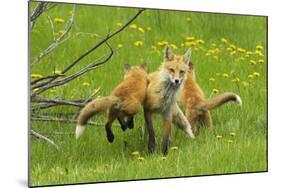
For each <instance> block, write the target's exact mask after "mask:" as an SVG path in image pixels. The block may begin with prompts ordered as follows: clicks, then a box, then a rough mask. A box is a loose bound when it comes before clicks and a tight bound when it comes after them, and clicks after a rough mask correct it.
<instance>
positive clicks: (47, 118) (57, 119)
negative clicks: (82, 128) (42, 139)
mask: <svg viewBox="0 0 281 188" xmlns="http://www.w3.org/2000/svg"><path fill="white" fill-rule="evenodd" d="M31 120H32V121H55V122H61V123H71V124H75V123H76V122H77V121H76V120H71V119H63V118H54V117H31ZM87 125H95V126H102V124H98V123H95V122H92V121H88V123H87Z"/></svg>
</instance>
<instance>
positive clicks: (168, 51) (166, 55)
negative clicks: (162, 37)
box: [164, 45, 174, 61]
mask: <svg viewBox="0 0 281 188" xmlns="http://www.w3.org/2000/svg"><path fill="white" fill-rule="evenodd" d="M173 58H174V53H173V50H172V48H171V47H170V46H168V45H167V46H165V49H164V59H165V60H167V61H171V60H173Z"/></svg>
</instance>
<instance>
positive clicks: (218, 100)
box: [200, 92, 242, 110]
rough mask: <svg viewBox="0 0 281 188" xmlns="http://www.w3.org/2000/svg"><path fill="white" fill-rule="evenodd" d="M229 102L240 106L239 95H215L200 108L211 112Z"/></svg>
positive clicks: (230, 93) (229, 93)
mask: <svg viewBox="0 0 281 188" xmlns="http://www.w3.org/2000/svg"><path fill="white" fill-rule="evenodd" d="M229 101H233V102H236V103H237V104H238V105H240V106H242V100H241V98H240V97H239V95H237V94H235V93H232V92H225V93H223V94H220V95H217V96H215V97H212V98H210V99H207V100H206V101H205V102H204V103H203V104H202V105H201V106H200V109H202V110H212V109H214V108H217V107H219V106H221V105H223V104H225V103H227V102H229Z"/></svg>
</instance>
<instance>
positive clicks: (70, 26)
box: [30, 5, 76, 66]
mask: <svg viewBox="0 0 281 188" xmlns="http://www.w3.org/2000/svg"><path fill="white" fill-rule="evenodd" d="M75 9H76V6H75V5H73V9H72V13H71V17H70V18H69V21H68V24H67V26H66V28H65V30H64V31H63V33H62V34H61V35H60V36H59V37H58V38H57V39H55V40H54V41H53V42H52V43H51V44H50V45H49V46H48V47H47V48H46V49H45V50H44V51H43V52H42V53H40V55H39V56H38V57H37V58H36V59H35V60H34V61H33V62H32V63H31V64H30V65H31V66H34V65H35V64H36V63H37V62H39V61H40V60H41V59H43V58H44V57H45V56H46V55H48V54H49V53H51V52H52V51H53V50H54V49H55V48H56V47H57V46H58V45H60V44H61V43H62V42H61V40H62V39H63V38H64V37H65V35H66V34H68V33H69V31H70V30H71V28H72V26H73V23H74V15H75Z"/></svg>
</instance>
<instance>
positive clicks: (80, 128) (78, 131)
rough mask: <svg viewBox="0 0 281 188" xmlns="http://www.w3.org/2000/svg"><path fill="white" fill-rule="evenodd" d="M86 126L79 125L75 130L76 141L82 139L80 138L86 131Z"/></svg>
mask: <svg viewBox="0 0 281 188" xmlns="http://www.w3.org/2000/svg"><path fill="white" fill-rule="evenodd" d="M85 128H86V126H85V125H84V126H82V125H79V124H78V125H77V126H76V130H75V137H76V139H78V138H80V136H81V135H82V134H83V132H84V130H85Z"/></svg>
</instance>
